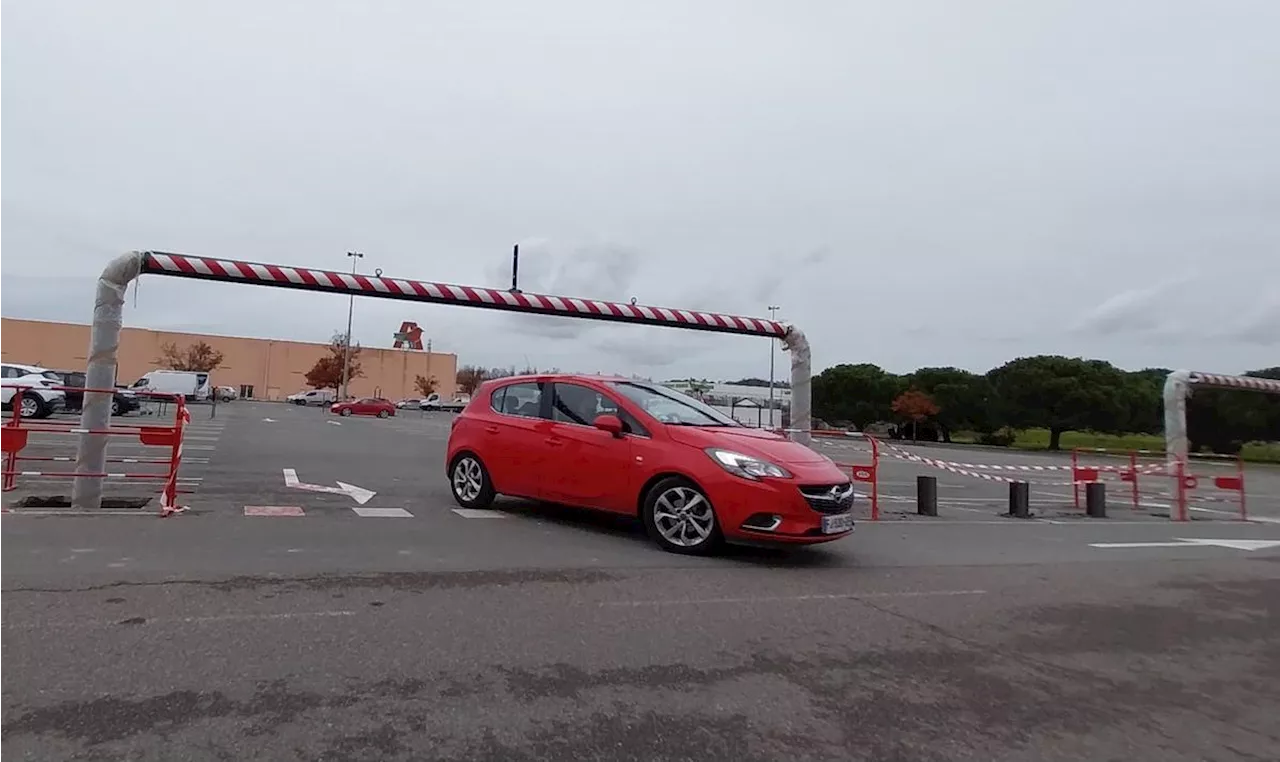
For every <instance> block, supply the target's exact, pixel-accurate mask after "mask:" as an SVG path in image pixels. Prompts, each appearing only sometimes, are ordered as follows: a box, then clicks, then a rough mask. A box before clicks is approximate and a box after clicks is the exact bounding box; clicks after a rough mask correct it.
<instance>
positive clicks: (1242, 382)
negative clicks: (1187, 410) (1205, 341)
mask: <svg viewBox="0 0 1280 762" xmlns="http://www.w3.org/2000/svg"><path fill="white" fill-rule="evenodd" d="M1188 380H1189V381H1190V382H1191V384H1193V385H1194V386H1212V387H1216V388H1218V389H1246V390H1248V391H1252V392H1268V393H1270V394H1280V381H1277V380H1276V379H1273V378H1257V377H1255V376H1226V375H1223V374H1221V373H1201V372H1199V371H1194V370H1193V371H1191V373H1190V378H1189V379H1188Z"/></svg>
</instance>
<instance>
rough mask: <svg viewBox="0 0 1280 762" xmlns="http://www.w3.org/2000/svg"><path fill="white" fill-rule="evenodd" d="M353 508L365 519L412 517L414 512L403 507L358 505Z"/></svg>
mask: <svg viewBox="0 0 1280 762" xmlns="http://www.w3.org/2000/svg"><path fill="white" fill-rule="evenodd" d="M351 510H353V511H355V512H356V515H357V516H359V517H360V518H363V519H411V518H413V514H412V513H409V512H408V511H406V510H405V509H403V508H363V507H360V506H356V507H354V508H352V509H351Z"/></svg>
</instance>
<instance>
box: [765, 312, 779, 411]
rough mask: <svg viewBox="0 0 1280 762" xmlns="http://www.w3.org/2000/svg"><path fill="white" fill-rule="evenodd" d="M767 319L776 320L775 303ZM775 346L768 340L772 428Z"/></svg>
mask: <svg viewBox="0 0 1280 762" xmlns="http://www.w3.org/2000/svg"><path fill="white" fill-rule="evenodd" d="M768 309H769V319H770V320H773V321H774V322H777V314H778V310H780V309H782V308H781V307H778V306H776V305H773V304H771V305H769V307H768ZM774 350H775V347H774V346H773V341H772V340H770V341H769V428H773V355H774Z"/></svg>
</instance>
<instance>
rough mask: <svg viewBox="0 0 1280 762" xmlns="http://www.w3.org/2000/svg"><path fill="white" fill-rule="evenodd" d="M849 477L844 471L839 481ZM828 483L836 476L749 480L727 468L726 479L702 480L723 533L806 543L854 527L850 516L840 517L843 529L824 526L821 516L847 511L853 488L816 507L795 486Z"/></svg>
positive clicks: (847, 513)
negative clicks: (836, 500) (844, 524)
mask: <svg viewBox="0 0 1280 762" xmlns="http://www.w3.org/2000/svg"><path fill="white" fill-rule="evenodd" d="M848 481H849V480H848V477H844V479H843V482H844V483H847V482H848ZM827 483H830V484H838V483H841V482H840V481H837V480H836V479H834V478H833V479H832V480H831V481H830V482H824V481H813V480H807V479H806V480H804V481H797V480H795V479H761V480H760V481H752V480H750V479H743V478H741V477H737V476H733V475H730V474H726V478H725V479H718V480H717V482H716V483H715V484H714V485H706V486H707V488H708V497H710V498H711V504H712V505H713V506H714V507H715V510H716V517H717V519H719V522H720V530H721V532H723V533H724V536H725V538H726V539H728V540H730V541H735V540H737V541H747V542H753V543H761V542H764V543H780V544H793V545H794V544H799V545H811V544H815V543H821V542H831V541H832V540H838V539H840V538H841V537H846V536H848V535H849V534H850V533H851V532H852V531H853V526H854V523H853V522H852V521H851V520H849V519H845V520H847V521H849V523H848V526H849V528H848V529H844V530H842V531H834V532H825V531H823V517H824V516H851V513H852V510H853V505H854V498H853V494H854V493H853V492H852V491H850V495H849V498H848V499H847V500H845V501H843V502H840V503H834V502H833V503H830V504H824V505H823V510H821V511H820V510H817V509H815V508H814V507H813V506H812V505H811V504H810V501H809V500H808V499H806V498H805V495H804V493H802V492H801V490H800V488H801V487H802V486H817V485H825V484H827ZM828 521H831V519H828Z"/></svg>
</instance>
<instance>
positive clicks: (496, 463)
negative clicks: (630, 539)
mask: <svg viewBox="0 0 1280 762" xmlns="http://www.w3.org/2000/svg"><path fill="white" fill-rule="evenodd" d="M447 471H448V476H449V482H450V485H451V486H452V491H453V496H454V499H455V500H456V501H457V502H458V504H459V505H462V506H463V507H465V508H483V507H486V506H488V505H489V504H490V503H492V502H493V499H494V497H495V496H496V495H497V494H499V493H501V494H504V495H511V496H515V497H524V498H532V499H535V500H546V501H548V502H553V503H562V504H568V505H574V506H581V507H586V508H598V509H602V510H606V511H613V512H616V513H622V514H630V515H633V516H634V515H639V517H640V518H641V520H642V521H643V522H644V525H645V527H646V529H647V530H648V532H649V535H650V536H651V537H652V538H653V539H654V540H655V541H656V542H657V543H658V544H659V545H660V546H662V547H663V548H665V549H666V550H670V551H673V552H676V553H706V552H709V551H711V550H712V549H714V548H715V547H716V546H717V545H719V544H720V543H721V542H722V541H725V540H728V541H749V542H773V543H801V544H808V543H817V542H827V541H830V540H834V539H838V538H840V537H843V536H845V535H847V534H848V533H849V532H851V531H852V530H853V514H852V513H851V510H852V507H853V495H854V491H853V484H852V483H851V482H850V479H849V475H848V474H846V473H844V472H843V471H841V470H840V468H839V467H838V466H836V464H835V463H833V462H832V461H831V459H829V458H827V457H826V456H824V455H820V454H818V453H816V452H814V451H813V450H810V449H809V448H807V447H805V446H804V445H800V444H797V443H795V442H791V441H789V440H787V439H786V438H784V437H782V436H780V435H778V434H774V433H771V432H768V431H764V430H761V429H752V428H747V427H744V426H742V425H740V424H739V423H737V422H736V421H734V420H733V419H732V418H729V417H728V416H726V415H724V414H723V413H720V412H719V411H717V410H715V409H714V408H711V407H709V406H707V405H704V404H703V403H701V402H699V401H698V400H695V399H693V398H692V397H688V396H685V395H683V394H680V393H679V392H676V391H672V390H671V389H667V388H665V387H663V386H659V385H657V384H652V383H647V382H643V381H635V380H632V379H626V378H604V377H600V376H571V375H538V376H517V377H513V378H504V379H501V380H495V381H490V382H487V383H485V384H484V385H483V386H481V387H480V389H479V390H478V391H477V393H476V395H475V397H474V398H473V399H472V401H471V403H470V404H469V405H468V406H467V407H466V409H465V410H463V411H462V414H461V415H459V416H458V417H457V418H455V419H454V421H453V430H452V433H451V434H450V436H449V448H448V457H447Z"/></svg>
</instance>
